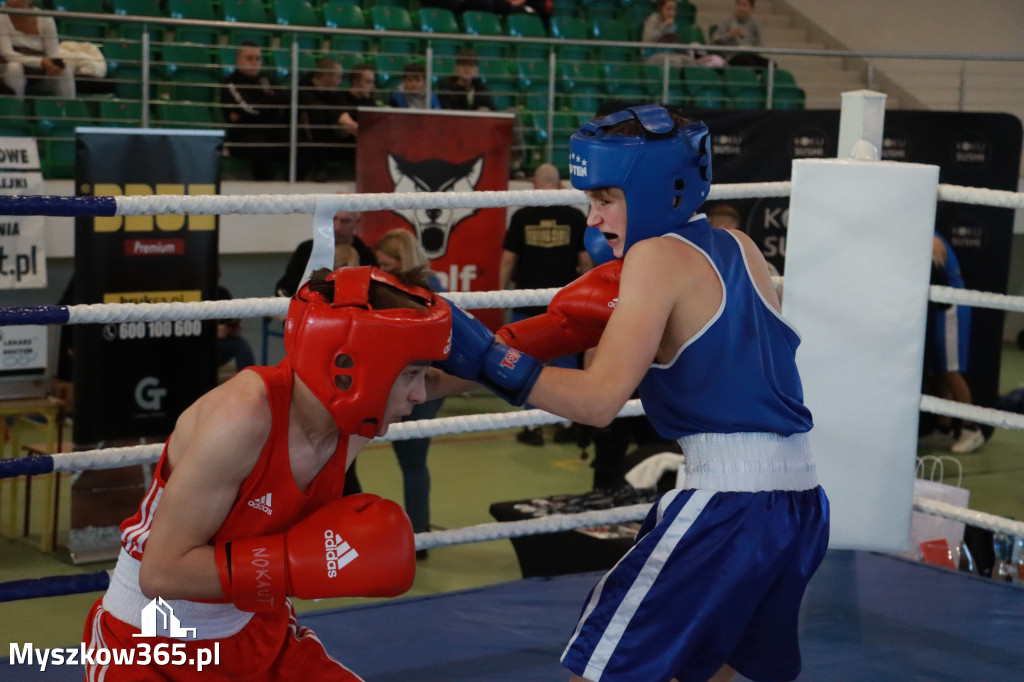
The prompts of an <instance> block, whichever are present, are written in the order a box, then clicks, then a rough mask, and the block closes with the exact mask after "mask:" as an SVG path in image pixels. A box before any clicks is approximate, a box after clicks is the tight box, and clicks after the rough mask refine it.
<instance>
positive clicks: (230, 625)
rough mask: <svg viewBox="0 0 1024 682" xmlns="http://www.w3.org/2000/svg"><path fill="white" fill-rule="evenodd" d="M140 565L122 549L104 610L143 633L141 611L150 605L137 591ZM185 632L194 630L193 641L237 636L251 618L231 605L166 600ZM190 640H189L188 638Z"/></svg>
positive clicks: (108, 589)
mask: <svg viewBox="0 0 1024 682" xmlns="http://www.w3.org/2000/svg"><path fill="white" fill-rule="evenodd" d="M141 565H142V563H141V562H140V561H139V560H138V559H135V558H133V557H132V555H130V554H128V552H126V551H124V548H122V549H121V554H120V556H118V557H117V566H115V567H114V573H113V574H112V575H111V576H110V587H108V588H107V593H106V594H105V595H103V608H104V609H106V610H107V611H109V612H110V614H111V615H112V616H114V617H115V618H117V619H118V620H120V621H123V622H125V623H128V624H129V625H132V626H134V627H137V628H139V629H142V609H144V608H145V607H146V606H148V605H149V602H151V601H153V600H152V599H149V598H148V597H146V595H144V594H142V590H141V589H140V588H139V566H141ZM164 601H165V602H167V605H168V606H170V607H171V608H172V609H173V610H174V617H175V618H177V619H178V620H179V621H180V623H181V626H182V627H184V628H196V635H195V639H220V638H221V637H230V636H232V635H235V634H238V633H239V632H240V631H241V630H242V628H244V627H245V626H246V624H248V622H249V621H250V620H252V617H253V614H252V613H249V612H248V611H239V610H238V608H236V607H235V605H234V604H207V603H204V602H196V601H188V600H187V599H165V600H164ZM189 639H191V638H189Z"/></svg>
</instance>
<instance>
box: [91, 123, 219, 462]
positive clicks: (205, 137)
mask: <svg viewBox="0 0 1024 682" xmlns="http://www.w3.org/2000/svg"><path fill="white" fill-rule="evenodd" d="M222 142H223V133H222V132H220V131H195V130H147V129H112V128H79V129H78V131H77V158H76V162H77V166H76V172H75V184H76V194H77V195H79V196H90V195H92V196H119V195H151V194H217V193H218V192H219V191H220V156H221V144H222ZM217 225H218V218H217V216H181V215H159V216H128V217H78V218H76V219H75V279H74V298H73V300H74V302H75V303H78V304H82V303H163V302H179V301H202V300H213V299H214V298H216V297H215V296H214V292H215V289H216V282H217V242H218V237H217ZM215 342H216V324H215V323H214V322H213V321H206V322H202V321H199V320H182V321H159V322H123V323H113V324H89V325H76V327H75V330H74V358H75V363H74V381H75V401H74V402H75V405H74V417H75V418H74V442H75V444H76V445H77V446H82V445H90V444H95V443H99V442H100V441H110V440H116V439H125V438H127V439H137V438H146V437H160V438H162V437H165V436H166V435H167V434H169V433H170V432H171V431H172V430H173V427H174V421H175V419H177V417H178V415H179V414H180V413H181V411H182V410H184V409H185V408H186V407H188V405H190V404H191V403H192V402H193V401H195V399H196V398H198V397H199V396H200V395H202V394H203V393H205V392H206V391H208V390H210V389H211V388H213V386H214V385H215V383H216V354H215Z"/></svg>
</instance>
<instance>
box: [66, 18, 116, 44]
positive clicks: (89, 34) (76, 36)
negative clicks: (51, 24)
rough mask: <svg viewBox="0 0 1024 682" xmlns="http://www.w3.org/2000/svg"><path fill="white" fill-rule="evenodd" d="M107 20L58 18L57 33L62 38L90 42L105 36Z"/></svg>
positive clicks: (98, 40)
mask: <svg viewBox="0 0 1024 682" xmlns="http://www.w3.org/2000/svg"><path fill="white" fill-rule="evenodd" d="M108 24H109V22H101V21H87V20H85V19H58V20H57V35H59V36H60V37H61V39H62V40H79V41H85V42H90V43H96V42H100V41H102V40H106V38H107V26H108Z"/></svg>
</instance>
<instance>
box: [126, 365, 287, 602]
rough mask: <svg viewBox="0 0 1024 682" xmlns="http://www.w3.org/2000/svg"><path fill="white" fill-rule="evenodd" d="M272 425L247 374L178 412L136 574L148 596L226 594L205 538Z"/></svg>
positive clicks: (260, 389)
mask: <svg viewBox="0 0 1024 682" xmlns="http://www.w3.org/2000/svg"><path fill="white" fill-rule="evenodd" d="M270 422H271V414H270V405H269V402H268V400H267V394H266V389H265V386H264V384H263V381H262V380H261V379H260V378H259V376H257V375H256V374H255V373H254V372H245V371H243V372H240V373H239V374H238V375H236V376H235V377H234V378H232V379H231V380H230V381H228V382H226V383H225V384H223V385H221V386H219V387H217V388H215V389H214V390H212V391H211V392H209V393H207V394H206V395H204V396H203V397H202V398H200V399H199V400H198V401H196V402H195V403H194V404H193V405H192V406H191V407H189V408H188V409H186V410H185V412H183V413H182V415H181V417H179V419H178V422H177V424H176V425H175V429H174V433H173V434H172V435H171V440H170V445H169V447H170V451H169V453H168V461H169V463H170V472H169V478H168V480H167V485H166V487H165V488H164V491H163V494H162V496H161V499H160V502H159V505H158V506H157V509H156V513H155V514H154V517H153V524H152V531H151V532H150V536H149V539H148V540H147V542H146V548H145V552H144V554H143V558H142V568H141V571H140V574H139V584H140V586H141V588H142V591H143V593H144V594H145V595H146V596H147V597H150V598H153V597H156V596H158V595H159V596H161V597H164V598H165V599H215V598H219V597H221V596H223V595H222V591H221V587H220V581H219V579H218V577H217V568H216V565H215V563H214V548H213V546H212V545H211V544H209V543H210V539H211V538H212V537H213V536H214V534H215V533H216V532H217V530H218V529H219V528H220V526H221V524H222V523H223V522H224V519H225V518H226V517H227V515H228V512H229V511H230V510H231V507H232V505H233V504H234V502H235V498H236V496H237V494H238V489H239V487H240V486H241V484H242V481H244V480H245V477H246V476H248V475H249V473H250V472H251V471H252V468H253V466H254V465H255V463H256V461H257V460H258V459H259V455H260V452H261V451H262V449H263V446H264V444H265V442H266V439H267V436H268V435H269V433H270Z"/></svg>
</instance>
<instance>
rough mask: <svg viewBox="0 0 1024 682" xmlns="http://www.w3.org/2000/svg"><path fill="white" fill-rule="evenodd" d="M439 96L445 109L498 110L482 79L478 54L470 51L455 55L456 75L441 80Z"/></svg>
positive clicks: (438, 90)
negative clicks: (477, 58)
mask: <svg viewBox="0 0 1024 682" xmlns="http://www.w3.org/2000/svg"><path fill="white" fill-rule="evenodd" d="M437 94H438V97H439V98H440V100H441V106H442V107H444V108H445V109H459V110H463V111H493V110H494V109H495V108H496V107H495V106H494V100H492V99H491V96H490V95H489V94H488V93H487V86H486V85H484V82H483V81H482V80H481V79H480V67H479V66H478V65H477V60H476V53H475V52H473V50H470V49H463V50H459V53H458V54H457V55H455V75H453V76H446V77H444V78H442V79H441V81H440V82H439V83H438V84H437Z"/></svg>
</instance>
